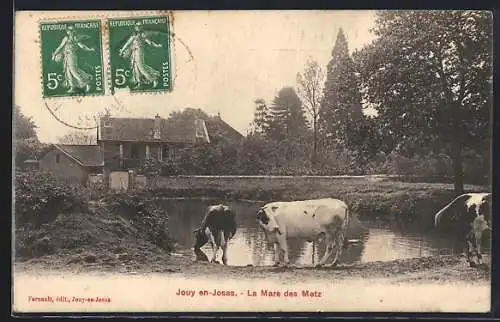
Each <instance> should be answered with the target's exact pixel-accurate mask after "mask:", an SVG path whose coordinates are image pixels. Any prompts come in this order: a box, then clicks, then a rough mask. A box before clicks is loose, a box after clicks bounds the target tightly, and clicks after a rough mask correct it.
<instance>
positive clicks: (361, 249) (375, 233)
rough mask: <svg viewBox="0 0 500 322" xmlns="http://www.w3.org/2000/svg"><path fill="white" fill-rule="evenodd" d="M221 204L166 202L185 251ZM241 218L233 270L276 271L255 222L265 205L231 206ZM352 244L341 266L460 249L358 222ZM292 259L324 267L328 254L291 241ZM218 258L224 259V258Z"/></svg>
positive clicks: (352, 227) (350, 234) (232, 250)
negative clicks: (211, 209)
mask: <svg viewBox="0 0 500 322" xmlns="http://www.w3.org/2000/svg"><path fill="white" fill-rule="evenodd" d="M219 202H220V201H219V200H209V199H185V200H182V199H163V200H161V203H162V205H163V207H165V209H166V210H167V211H168V213H169V214H170V216H169V223H170V224H169V227H170V233H171V234H172V236H173V237H174V239H176V241H177V242H178V243H179V244H181V245H182V246H184V247H187V248H191V247H192V243H193V234H192V231H193V230H194V229H195V228H196V227H198V226H199V224H200V222H201V220H202V218H203V215H204V212H205V210H206V208H207V207H208V206H209V205H211V204H216V203H219ZM226 203H227V204H228V205H230V206H231V207H232V208H233V209H234V212H235V214H236V223H237V225H238V230H237V232H236V235H235V236H234V237H233V239H232V240H230V241H229V244H228V264H229V265H234V266H244V265H248V264H252V265H256V266H264V265H272V263H273V254H274V250H273V246H272V245H270V244H267V242H266V240H265V235H264V233H263V232H262V231H261V230H260V229H259V228H258V226H257V223H256V221H255V214H256V212H257V209H258V208H259V207H261V206H262V205H263V203H259V202H251V201H232V202H226ZM347 238H349V239H357V240H359V243H355V244H351V245H350V246H349V248H348V249H346V250H344V251H343V253H342V258H341V262H342V263H345V264H353V263H357V262H372V261H384V260H393V259H403V258H412V257H422V256H430V255H437V254H450V253H453V252H454V251H455V250H454V249H456V248H457V247H460V246H461V245H460V244H456V243H454V242H453V241H451V240H450V239H449V238H448V237H444V236H439V235H436V234H434V235H432V234H429V233H426V232H417V231H415V232H412V231H409V230H408V229H405V232H404V234H403V232H401V231H400V230H398V229H396V228H393V227H388V226H383V225H380V224H376V223H369V222H361V221H359V220H357V218H356V217H353V218H352V220H351V222H350V224H349V228H348V231H347ZM288 244H289V258H290V262H291V263H295V264H297V265H305V266H308V265H312V264H313V263H318V262H319V259H320V257H321V256H322V255H323V253H324V252H325V245H324V244H323V243H316V244H315V247H314V254H313V244H312V243H309V242H307V241H304V240H297V239H290V240H289V242H288ZM202 250H203V251H204V252H205V253H206V254H207V256H209V257H210V256H211V248H210V246H208V245H205V246H204V247H203V248H202ZM218 256H221V254H219V255H218Z"/></svg>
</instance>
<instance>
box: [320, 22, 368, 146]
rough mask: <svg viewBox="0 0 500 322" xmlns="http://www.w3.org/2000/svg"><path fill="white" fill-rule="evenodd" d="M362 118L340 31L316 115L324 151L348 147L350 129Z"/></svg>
mask: <svg viewBox="0 0 500 322" xmlns="http://www.w3.org/2000/svg"><path fill="white" fill-rule="evenodd" d="M362 117H363V112H362V106H361V93H360V91H359V84H358V79H357V77H356V74H355V69H354V64H353V61H352V59H351V57H350V56H349V50H348V44H347V39H346V38H345V35H344V32H343V30H342V29H340V30H339V32H338V34H337V40H336V41H335V45H334V47H333V50H332V59H331V60H330V62H329V63H328V65H327V74H326V82H325V87H324V97H323V100H322V103H321V111H320V115H319V123H320V131H321V132H322V137H323V141H324V144H325V145H326V146H327V148H332V147H334V146H338V145H343V146H346V145H348V144H349V139H350V136H352V135H353V133H352V132H351V131H350V129H351V127H352V126H353V125H354V124H356V123H357V122H358V121H359V120H360V119H361V118H362Z"/></svg>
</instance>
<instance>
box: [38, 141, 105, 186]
mask: <svg viewBox="0 0 500 322" xmlns="http://www.w3.org/2000/svg"><path fill="white" fill-rule="evenodd" d="M38 168H39V169H40V170H46V171H50V172H51V173H52V174H53V175H54V176H55V177H56V179H58V180H59V181H62V182H64V183H71V184H85V183H87V181H88V179H89V175H92V174H96V175H97V174H102V173H103V169H104V162H103V159H102V151H101V147H100V146H98V145H66V144H52V145H51V146H50V147H49V149H48V151H47V152H46V153H45V154H44V155H43V156H42V157H41V158H40V160H39V161H38Z"/></svg>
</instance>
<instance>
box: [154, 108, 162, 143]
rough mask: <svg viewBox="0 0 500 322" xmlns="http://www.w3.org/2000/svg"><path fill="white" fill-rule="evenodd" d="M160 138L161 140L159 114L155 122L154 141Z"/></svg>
mask: <svg viewBox="0 0 500 322" xmlns="http://www.w3.org/2000/svg"><path fill="white" fill-rule="evenodd" d="M160 138H161V117H160V115H158V113H157V114H156V116H155V120H154V128H153V139H155V140H159V139H160Z"/></svg>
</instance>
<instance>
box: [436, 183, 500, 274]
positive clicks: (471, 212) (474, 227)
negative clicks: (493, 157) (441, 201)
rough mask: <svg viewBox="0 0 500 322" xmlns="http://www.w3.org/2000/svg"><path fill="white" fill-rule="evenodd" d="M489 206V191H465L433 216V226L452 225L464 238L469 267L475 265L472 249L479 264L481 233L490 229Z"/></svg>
mask: <svg viewBox="0 0 500 322" xmlns="http://www.w3.org/2000/svg"><path fill="white" fill-rule="evenodd" d="M490 206H491V193H465V194H461V195H460V196H458V197H456V198H455V199H453V200H452V201H451V202H450V203H449V204H447V205H446V206H445V207H444V208H443V209H441V210H440V211H439V212H438V213H436V214H435V216H434V226H435V227H437V228H442V227H443V226H445V227H452V228H453V229H454V233H455V234H457V235H459V237H460V238H464V239H465V242H466V246H465V249H466V256H467V262H469V265H470V266H471V267H474V266H476V262H474V261H472V258H471V255H472V253H473V251H474V252H475V253H476V257H477V264H481V260H482V255H481V244H482V239H483V234H484V232H485V231H486V230H491V216H490Z"/></svg>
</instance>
